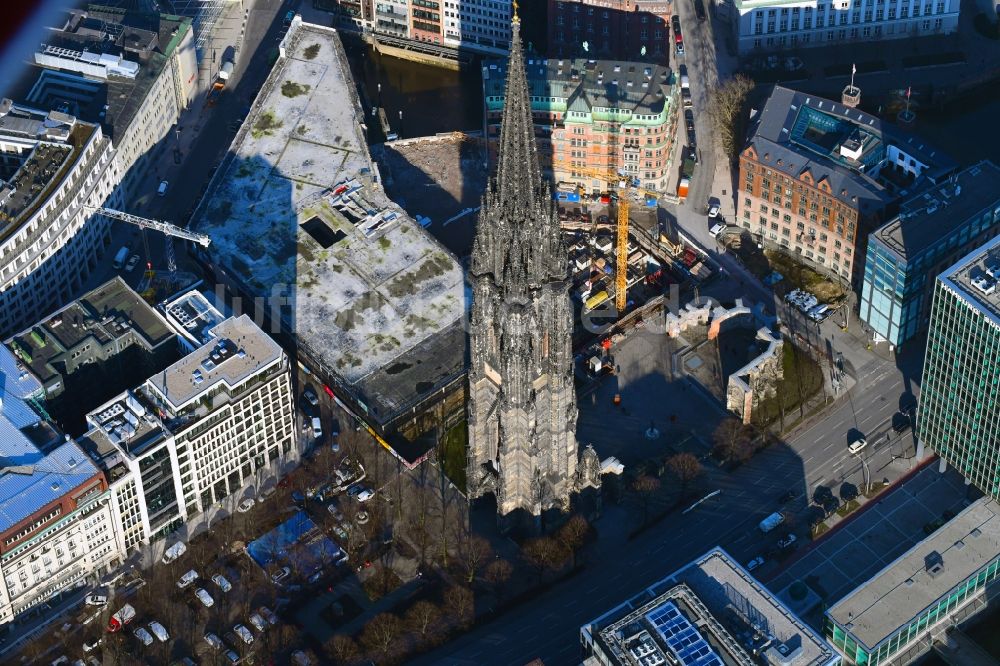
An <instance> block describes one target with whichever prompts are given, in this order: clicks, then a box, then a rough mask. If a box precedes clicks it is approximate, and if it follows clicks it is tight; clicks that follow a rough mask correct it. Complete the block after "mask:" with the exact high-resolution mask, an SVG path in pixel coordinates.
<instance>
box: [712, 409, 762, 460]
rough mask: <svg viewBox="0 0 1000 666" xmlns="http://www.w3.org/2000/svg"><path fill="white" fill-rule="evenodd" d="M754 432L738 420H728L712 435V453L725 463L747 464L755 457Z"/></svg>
mask: <svg viewBox="0 0 1000 666" xmlns="http://www.w3.org/2000/svg"><path fill="white" fill-rule="evenodd" d="M752 434H753V431H752V430H751V429H750V428H749V427H747V426H745V425H743V424H742V423H740V422H739V421H738V420H737V419H726V420H725V421H723V422H722V423H720V424H719V425H718V426H716V428H715V432H714V433H712V439H713V441H714V444H713V446H712V452H713V453H714V454H715V455H716V456H718V457H719V458H721V459H722V460H723V461H725V462H729V461H733V460H735V461H738V462H745V461H746V460H749V459H750V456H752V455H753V440H752Z"/></svg>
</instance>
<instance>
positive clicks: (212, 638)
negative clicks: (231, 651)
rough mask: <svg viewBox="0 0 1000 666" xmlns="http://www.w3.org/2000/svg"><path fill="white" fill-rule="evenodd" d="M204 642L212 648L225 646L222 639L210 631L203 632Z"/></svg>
mask: <svg viewBox="0 0 1000 666" xmlns="http://www.w3.org/2000/svg"><path fill="white" fill-rule="evenodd" d="M205 642H206V643H208V644H209V645H211V646H212V649H213V650H221V649H223V648H224V647H226V646H225V644H224V643H223V642H222V639H221V638H219V637H218V636H216V635H215V634H213V633H212V632H208V633H207V634H205Z"/></svg>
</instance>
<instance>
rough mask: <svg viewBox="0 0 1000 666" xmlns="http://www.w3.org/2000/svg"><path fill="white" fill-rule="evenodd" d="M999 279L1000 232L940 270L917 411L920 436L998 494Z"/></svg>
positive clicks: (985, 489)
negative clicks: (954, 262) (942, 270)
mask: <svg viewBox="0 0 1000 666" xmlns="http://www.w3.org/2000/svg"><path fill="white" fill-rule="evenodd" d="M991 214H992V211H991ZM998 279H1000V236H998V237H996V238H994V239H993V240H991V241H989V242H988V243H986V244H985V245H983V246H982V247H980V248H978V249H976V250H974V251H973V252H971V253H969V254H968V255H966V256H965V257H963V258H962V259H960V260H959V261H958V262H957V263H956V264H954V265H953V266H951V267H950V268H948V269H947V270H945V271H944V272H943V273H941V275H939V276H938V278H937V281H936V283H935V285H934V300H933V304H932V306H931V320H930V324H929V327H928V332H927V351H926V353H925V356H924V374H923V383H922V384H921V386H920V405H919V407H918V410H917V432H918V433H919V435H920V437H921V439H922V441H923V443H924V444H925V445H927V446H929V447H931V448H932V449H934V451H935V452H937V454H938V455H939V456H941V459H942V460H944V461H946V462H947V463H948V464H950V465H951V466H953V467H954V468H955V469H957V470H958V471H959V472H961V473H962V474H964V475H965V477H966V478H968V479H969V480H970V481H971V482H972V483H974V484H975V485H976V486H977V487H979V488H980V489H981V490H982V491H983V492H985V493H987V494H989V495H991V496H992V497H994V498H1000V403H998V398H997V384H998V383H1000V363H998V359H1000V290H998V289H997V285H998Z"/></svg>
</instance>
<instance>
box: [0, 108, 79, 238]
mask: <svg viewBox="0 0 1000 666" xmlns="http://www.w3.org/2000/svg"><path fill="white" fill-rule="evenodd" d="M96 129H97V128H96V127H95V126H94V125H90V124H87V123H81V122H79V121H77V119H76V118H74V117H73V116H68V115H65V114H62V113H59V112H48V113H46V112H42V111H37V110H34V109H30V108H27V107H22V106H18V105H15V104H12V103H11V101H10V100H9V99H4V100H2V101H0V139H2V140H3V146H2V147H0V156H2V158H3V159H2V160H0V162H2V164H0V220H2V222H0V240H2V239H3V238H4V237H5V236H7V235H9V234H11V233H13V232H14V231H16V230H17V229H18V228H19V227H20V225H21V223H23V222H24V221H26V220H27V219H28V218H30V217H31V216H32V215H34V213H35V211H37V210H38V208H39V207H40V206H41V205H42V204H43V203H44V202H45V201H46V200H47V199H48V197H49V195H50V194H51V192H52V190H53V188H54V187H55V185H56V184H58V183H59V182H60V181H61V180H62V179H63V178H64V177H66V175H67V174H68V173H69V171H70V169H72V167H73V165H74V164H75V163H76V161H77V160H78V159H79V158H80V155H81V154H82V148H83V147H84V146H85V145H86V144H87V142H88V141H89V140H90V137H91V135H92V134H93V133H94V132H95V131H96Z"/></svg>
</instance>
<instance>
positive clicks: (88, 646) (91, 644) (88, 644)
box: [83, 636, 103, 652]
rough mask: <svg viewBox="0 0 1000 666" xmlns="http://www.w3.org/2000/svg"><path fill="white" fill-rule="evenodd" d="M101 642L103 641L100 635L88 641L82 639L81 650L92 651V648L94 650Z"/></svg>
mask: <svg viewBox="0 0 1000 666" xmlns="http://www.w3.org/2000/svg"><path fill="white" fill-rule="evenodd" d="M102 642H103V641H102V639H101V637H100V636H98V637H97V638H93V639H91V640H89V641H84V642H83V651H84V652H93V651H94V650H96V649H97V648H99V647H100V646H101V643H102Z"/></svg>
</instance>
